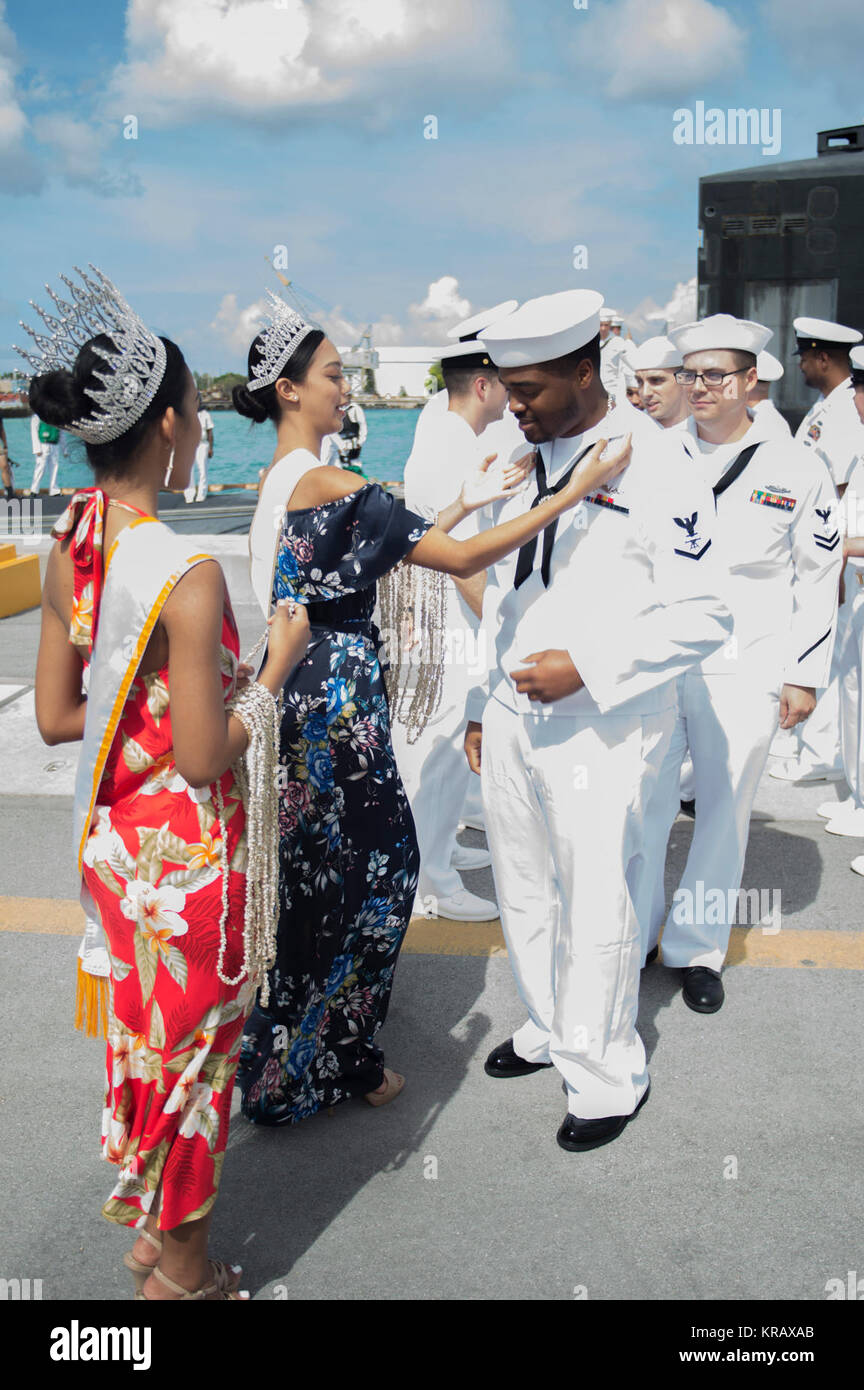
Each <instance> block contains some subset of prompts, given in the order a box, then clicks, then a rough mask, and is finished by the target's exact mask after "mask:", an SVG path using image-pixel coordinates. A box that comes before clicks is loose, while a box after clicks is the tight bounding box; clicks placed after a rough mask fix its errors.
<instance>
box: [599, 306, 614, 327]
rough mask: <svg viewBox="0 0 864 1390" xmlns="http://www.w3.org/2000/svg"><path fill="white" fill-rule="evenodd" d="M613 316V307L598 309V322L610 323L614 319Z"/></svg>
mask: <svg viewBox="0 0 864 1390" xmlns="http://www.w3.org/2000/svg"><path fill="white" fill-rule="evenodd" d="M614 317H615V310H614V309H605V308H604V309H601V310H600V322H601V323H611V322H612V320H613V319H614Z"/></svg>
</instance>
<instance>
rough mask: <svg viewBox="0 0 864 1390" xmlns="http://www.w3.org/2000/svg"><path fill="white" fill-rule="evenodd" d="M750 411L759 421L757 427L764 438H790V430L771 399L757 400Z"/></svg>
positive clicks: (787, 439)
mask: <svg viewBox="0 0 864 1390" xmlns="http://www.w3.org/2000/svg"><path fill="white" fill-rule="evenodd" d="M750 413H751V414H752V416H753V418H754V420H758V421H759V428H760V430H761V431H762V433H763V434H764V435H765V438H766V439H785V440H786V441H787V442H788V441H789V440H790V439H791V438H792V431H791V430H790V428H789V426H788V424H787V423H786V421H785V420H784V419H783V416H782V415H781V414H780V411H779V410H778V409H777V407H776V405H775V404H774V402H773V401H770V400H769V401H757V402H756V404H755V405H754V406H751V407H750Z"/></svg>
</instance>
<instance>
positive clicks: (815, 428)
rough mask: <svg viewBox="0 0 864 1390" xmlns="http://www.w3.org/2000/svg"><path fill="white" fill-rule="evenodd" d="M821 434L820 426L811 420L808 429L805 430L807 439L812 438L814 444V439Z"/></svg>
mask: <svg viewBox="0 0 864 1390" xmlns="http://www.w3.org/2000/svg"><path fill="white" fill-rule="evenodd" d="M821 435H822V426H821V425H820V424H819V423H818V421H816V420H814V421H813V424H812V425H811V426H810V428H809V430H808V431H807V438H808V439H812V440H813V443H814V444H815V443H816V441H817V440H818V439H819V438H820V437H821Z"/></svg>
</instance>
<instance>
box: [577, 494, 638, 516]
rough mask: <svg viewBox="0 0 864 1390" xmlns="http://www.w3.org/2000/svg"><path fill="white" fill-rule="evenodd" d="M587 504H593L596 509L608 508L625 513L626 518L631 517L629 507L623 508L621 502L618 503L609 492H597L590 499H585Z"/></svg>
mask: <svg viewBox="0 0 864 1390" xmlns="http://www.w3.org/2000/svg"><path fill="white" fill-rule="evenodd" d="M585 501H586V502H593V503H594V505H595V507H608V508H609V510H610V511H613V512H623V513H624V515H625V516H629V515H630V508H629V507H622V505H621V503H620V502H616V501H615V498H614V497H610V496H609V493H608V492H595V493H592V495H591V496H590V497H586V498H585Z"/></svg>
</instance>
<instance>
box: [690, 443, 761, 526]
mask: <svg viewBox="0 0 864 1390" xmlns="http://www.w3.org/2000/svg"><path fill="white" fill-rule="evenodd" d="M764 443H765V440H764V439H759V440H757V442H756V443H755V444H750V445H748V447H747V448H746V449H742V450H741V453H740V454H736V455H735V457H734V459H733V460H732V462H731V463H730V464H729V467H728V468H727V469H726V471H725V473H724V474H723V476H722V477H721V478H719V479H718V480H717V482H716V483H715V484H714V486H713V487H712V489H711V491H712V492H713V494H714V509H715V511H716V509H717V498H718V497H722V495H723V493H724V492H725V491H726V489H727V488H730V487H731V486H732V484H733V483H734V482H737V480H738V479H739V478H740V477H741V474H742V473H743V472H744V469H745V468H746V467H747V465H748V463H749V462H750V460H751V459H752V457H753V455H754V454H755V452H756V450H757V449H758V448H759V445H760V444H764ZM696 447H697V449H698V448H699V437H698V435H697V437H696ZM701 452H702V451H701V449H700V450H699V453H700V454H701ZM687 453H688V454H689V453H690V451H689V449H688V450H687ZM690 457H691V458H693V455H692V454H690ZM703 457H704V455H703Z"/></svg>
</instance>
